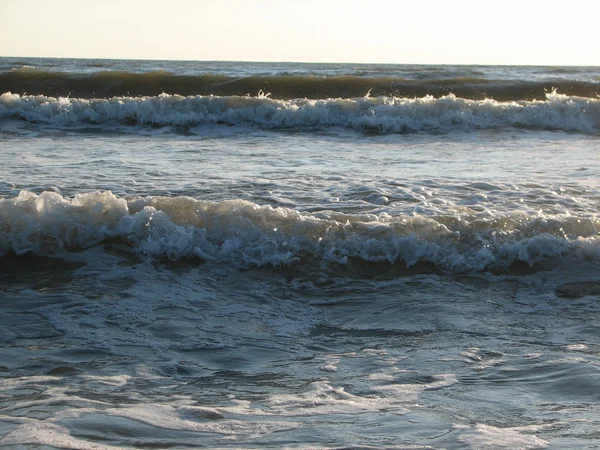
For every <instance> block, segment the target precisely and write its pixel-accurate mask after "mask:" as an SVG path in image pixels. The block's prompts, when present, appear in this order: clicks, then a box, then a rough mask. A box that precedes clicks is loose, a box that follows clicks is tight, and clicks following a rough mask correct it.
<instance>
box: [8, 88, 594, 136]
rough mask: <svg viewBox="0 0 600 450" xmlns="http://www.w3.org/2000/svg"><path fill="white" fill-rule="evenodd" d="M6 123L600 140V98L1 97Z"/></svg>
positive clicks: (551, 96)
mask: <svg viewBox="0 0 600 450" xmlns="http://www.w3.org/2000/svg"><path fill="white" fill-rule="evenodd" d="M0 119H18V120H26V121H29V122H33V123H41V124H48V125H52V126H77V125H81V124H103V125H107V126H110V125H111V124H127V125H150V126H184V127H185V126H194V125H202V124H219V123H221V124H229V125H238V124H246V125H252V126H258V127H262V128H267V129H275V130H277V129H294V128H296V129H305V130H311V129H324V128H329V127H342V128H350V129H356V130H372V131H378V132H384V133H409V132H419V131H423V132H449V131H457V130H458V131H471V130H479V129H497V128H506V127H518V128H525V129H534V130H540V129H542V130H562V131H574V132H580V133H588V134H597V133H598V132H599V131H600V99H588V98H579V97H568V96H565V95H561V94H556V93H551V94H547V95H546V99H545V100H543V101H538V100H534V101H524V100H523V101H519V102H498V101H496V100H490V99H486V100H467V99H462V98H459V97H456V96H454V95H448V96H445V97H441V98H434V97H431V96H428V97H423V98H398V97H363V98H353V99H327V100H309V99H296V100H276V99H272V98H270V97H268V96H267V95H260V96H258V97H239V96H231V97H216V96H193V97H182V96H178V95H167V94H162V95H159V96H157V97H114V98H110V99H91V100H87V99H79V98H64V97H63V98H54V97H46V96H32V95H26V96H20V95H18V94H11V93H5V94H3V95H1V96H0Z"/></svg>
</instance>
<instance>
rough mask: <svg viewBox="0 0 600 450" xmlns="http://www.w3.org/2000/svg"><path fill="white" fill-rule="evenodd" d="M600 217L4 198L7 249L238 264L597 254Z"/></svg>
mask: <svg viewBox="0 0 600 450" xmlns="http://www.w3.org/2000/svg"><path fill="white" fill-rule="evenodd" d="M599 230H600V219H598V218H595V217H588V218H584V217H575V216H566V215H565V216H559V215H556V216H546V217H543V216H536V217H531V216H526V215H525V214H515V213H513V214H511V215H504V216H498V217H496V218H494V219H481V218H477V217H475V216H472V217H469V216H464V217H461V218H458V217H456V216H450V215H449V216H437V217H427V216H418V215H417V216H402V215H401V216H391V215H388V214H379V215H374V214H356V215H351V214H342V213H336V212H332V211H321V212H318V213H306V212H299V211H296V210H293V209H289V208H273V207H271V206H259V205H257V204H255V203H251V202H248V201H244V200H227V201H222V202H216V203H215V202H211V201H202V200H196V199H193V198H190V197H172V198H170V197H145V198H139V197H136V198H130V199H126V198H121V197H117V196H115V195H114V194H112V193H111V192H110V191H105V192H93V193H85V194H79V195H76V196H75V197H73V198H65V197H62V196H61V195H59V194H57V193H55V192H44V193H42V194H41V195H39V196H38V195H36V194H34V193H31V192H28V191H23V192H21V193H20V194H19V195H18V196H17V197H15V198H6V199H2V200H0V249H2V253H3V254H8V253H16V254H25V253H28V252H32V253H34V254H40V255H49V254H53V253H56V252H61V251H65V250H72V249H82V248H87V247H91V246H94V245H97V244H99V243H103V242H107V241H111V242H112V241H114V240H115V239H117V240H118V241H119V242H122V243H124V244H127V245H130V246H131V247H132V248H133V249H134V250H135V251H137V252H139V253H141V254H145V255H147V256H148V257H151V258H169V259H172V260H178V259H182V258H198V259H201V260H204V261H211V262H216V263H228V264H233V265H235V266H237V267H250V266H268V265H271V266H280V265H287V264H294V263H298V262H301V261H302V260H304V259H305V258H320V259H323V260H327V261H333V262H336V263H340V264H346V263H348V262H349V261H350V260H362V261H365V262H368V263H382V262H387V263H392V264H404V265H406V266H414V265H416V264H420V263H428V264H433V265H434V266H435V267H437V268H438V269H440V270H445V271H450V272H465V271H485V270H494V269H502V268H510V267H511V266H513V265H514V264H526V265H529V266H534V265H537V264H546V263H552V262H557V261H564V260H566V261H569V260H570V259H573V258H575V259H577V260H580V261H584V262H585V261H590V260H591V261H598V259H599V258H600V236H599V235H598V231H599Z"/></svg>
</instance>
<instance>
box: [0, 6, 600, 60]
mask: <svg viewBox="0 0 600 450" xmlns="http://www.w3.org/2000/svg"><path fill="white" fill-rule="evenodd" d="M0 17H1V18H2V20H1V26H0V56H47V57H79V58H125V59H186V60H232V61H307V62H371V63H401V64H402V63H406V64H409V63H413V64H417V63H421V64H547V65H600V50H599V47H600V31H599V30H600V25H599V23H600V1H598V0H586V1H583V0H570V1H568V2H553V1H551V0H550V1H528V0H520V1H514V0H506V1H495V0H478V1H470V0H454V1H452V0H446V1H433V0H430V1H428V0H413V1H400V0H395V1H394V0H245V1H243V0H220V1H217V0H170V1H164V0H0Z"/></svg>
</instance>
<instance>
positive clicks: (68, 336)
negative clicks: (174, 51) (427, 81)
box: [0, 59, 600, 449]
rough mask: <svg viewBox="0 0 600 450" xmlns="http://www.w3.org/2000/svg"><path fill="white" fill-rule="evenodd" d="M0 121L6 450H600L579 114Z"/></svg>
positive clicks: (1, 113) (588, 123)
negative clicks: (131, 449)
mask: <svg viewBox="0 0 600 450" xmlns="http://www.w3.org/2000/svg"><path fill="white" fill-rule="evenodd" d="M1 62H2V63H3V64H9V66H10V67H12V66H11V65H10V64H11V62H10V61H8V62H7V60H6V59H2V61H1ZM30 62H31V61H30ZM33 62H35V61H33ZM46 62H48V61H46ZM13 63H14V62H13ZM38 63H39V61H38ZM50 63H52V64H54V66H53V67H54V68H48V67H46V68H45V69H43V70H58V71H63V72H69V73H71V72H73V73H76V74H77V73H86V74H87V73H88V71H91V72H94V71H97V70H100V69H102V67H105V66H99V65H98V64H99V62H97V61H96V62H88V63H89V64H96V65H91V66H89V67H88V66H85V64H88V63H86V62H85V61H84V62H82V61H62V62H60V61H50V62H48V64H50ZM102 64H108V65H109V66H110V64H112V63H110V62H102ZM122 64H125V63H122ZM148 64H149V63H148ZM156 64H158V63H156ZM161 64H163V63H161ZM164 64H167V63H164ZM171 64H172V65H171V66H170V67H171V68H172V70H173V72H174V73H175V74H179V75H183V74H186V73H187V72H186V71H188V70H191V69H190V67H188V65H186V64H182V65H181V67H177V66H176V65H175V66H173V64H174V63H171ZM215 64H216V67H217V68H218V69H219V70H223V71H225V72H227V71H228V70H229V71H234V72H233V75H236V74H237V75H239V76H257V75H259V73H258V72H257V71H259V69H260V70H262V69H261V67H262V66H260V65H257V66H256V67H254V66H252V65H248V66H244V67H240V68H236V67H235V65H234V66H227V65H219V64H218V63H215ZM33 65H35V64H33ZM125 65H126V66H127V64H125ZM84 66H85V67H84ZM2 67H3V66H1V65H0V70H4V69H2ZM19 67H20V66H19ZM86 67H87V68H86ZM144 67H145V68H146V69H148V68H149V67H150V66H148V67H146V66H145V65H144V64H141V63H139V62H131V63H130V66H127V67H126V70H128V71H130V72H132V73H134V72H136V71H142V72H144V71H145V69H144ZM153 67H154V66H152V67H150V68H149V69H148V70H150V71H152V70H156V68H153ZM194 67H196V68H197V66H194ZM109 68H110V69H114V67H112V66H110V67H109ZM142 69H144V70H142ZM287 69H288V71H289V72H290V73H295V72H294V71H300V72H298V73H296V75H298V76H307V74H308V73H309V72H310V71H317V72H319V71H320V72H319V74H320V75H323V76H325V77H327V76H338V75H339V73H338V71H342V72H343V71H346V72H348V71H350V72H352V76H357V77H360V76H363V75H364V77H372V76H376V77H377V76H379V77H381V76H388V75H389V73H388V72H389V70H394V71H402V70H403V71H404V72H402V73H403V74H404V75H406V74H409V73H413V74H414V76H415V77H417V76H418V74H419V73H421V75H422V76H423V77H428V76H429V77H434V75H432V74H434V73H436V74H437V75H435V77H437V78H436V79H442V80H443V79H446V78H447V76H448V75H447V73H450V75H449V76H454V75H456V71H457V70H458V68H452V67H451V68H448V67H445V68H444V67H441V68H438V69H439V70H437V71H434V70H433V68H430V69H431V70H430V71H429V72H428V71H427V70H425V69H424V68H420V70H421V72H418V71H416V72H415V71H414V70H413V68H410V67H402V66H399V67H392V68H389V67H352V68H351V67H338V68H332V67H329V66H318V67H312V68H311V67H308V66H306V67H305V66H303V65H298V66H297V67H296V66H293V65H292V66H290V67H287ZM442 69H443V70H445V71H446V72H447V73H446V72H444V73H446V75H444V74H441V75H440V73H442V72H443V71H442ZM479 69H481V68H470V70H479ZM102 70H104V69H102ZM236 70H237V71H238V72H235V71H236ZM269 70H273V71H274V72H269V74H268V75H269V76H278V75H282V73H279V72H277V70H280V69H278V68H271V69H269ZM281 70H283V69H281ZM519 70H520V71H519ZM536 70H538V72H535V71H534V69H533V68H522V69H518V68H505V69H502V68H483V69H481V70H480V73H479V74H478V75H477V76H480V77H484V78H485V77H488V78H489V77H491V76H492V75H493V76H504V77H505V78H506V79H509V80H513V81H514V79H519V77H521V78H522V79H523V80H525V81H528V80H529V81H532V80H533V81H536V82H537V81H540V80H547V79H549V77H550V78H552V76H554V75H552V74H553V73H554V71H553V70H550V68H544V69H542V68H537V69H536ZM306 71H308V72H306ZM361 71H366V74H363V75H361V73H360V72H361ZM411 71H412V72H411ZM511 71H512V72H511ZM430 72H431V73H430ZM534 72H535V74H534ZM394 73H395V75H394V76H400V75H398V73H400V72H398V73H396V72H394ZM594 73H597V71H596V70H595V68H579V69H577V70H575V69H573V70H571V71H566V72H561V75H560V77H562V78H564V79H565V80H567V81H568V80H571V79H577V80H579V78H578V77H580V76H582V74H586V76H588V75H590V74H594ZM428 74H429V75H428ZM502 74H504V75H502ZM226 75H227V76H230V75H232V73H229V72H227V73H226ZM262 75H265V74H262ZM404 75H402V76H404ZM265 76H266V75H265ZM286 76H287V75H286ZM444 77H446V78H444ZM215 98H217V97H213V100H210V101H213V103H214V102H215V101H217V100H214V99H215ZM2 99H3V101H4V102H5V103H3V105H4V106H3V107H4V108H5V109H4V110H2V109H1V108H0V119H1V122H0V196H2V198H0V299H1V300H0V330H1V331H0V392H1V393H2V395H0V408H1V411H0V416H1V417H0V446H3V447H6V448H77V449H79V448H89V449H103V448H194V447H209V448H411V449H413V448H419V449H442V448H444V449H467V448H469V449H481V448H494V449H502V448H506V449H518V448H522V449H526V448H527V449H533V448H550V449H573V448H595V447H597V446H598V445H600V433H599V432H598V430H599V429H600V411H599V407H598V405H599V404H600V402H599V401H600V394H599V393H600V381H599V380H600V376H599V375H600V374H599V372H600V358H599V355H600V328H599V326H598V320H597V317H598V314H599V312H600V311H599V309H600V303H599V302H598V299H599V296H600V250H599V248H600V246H599V243H600V241H599V238H598V229H599V225H600V223H599V220H600V218H599V216H598V206H599V202H600V182H599V176H600V175H599V174H600V163H599V162H598V158H597V157H596V156H597V154H598V152H599V151H600V141H599V140H598V122H597V120H598V119H597V118H598V116H597V114H596V112H595V111H596V109H597V100H596V99H581V98H571V97H560V93H559V94H555V95H554V96H552V95H551V96H550V97H549V98H548V99H547V100H546V101H541V102H538V103H536V102H532V101H529V100H522V101H518V102H516V103H514V102H513V103H503V102H499V101H488V102H485V101H484V102H480V103H477V102H472V101H470V100H469V101H467V100H464V99H460V98H456V97H447V98H445V99H441V100H440V99H433V98H429V99H422V100H421V103H419V105H420V106H419V107H415V108H413V106H414V104H413V103H414V102H415V101H416V100H411V99H395V100H394V102H395V103H394V104H392V103H390V99H384V98H380V97H376V98H374V99H368V98H358V99H354V100H351V101H348V100H347V99H345V100H341V99H337V100H335V101H329V100H327V101H325V100H326V99H322V100H323V102H322V104H319V105H321V106H318V107H317V106H315V105H316V103H315V104H313V103H310V102H309V103H302V102H303V100H298V99H288V100H278V101H271V100H269V99H268V98H266V97H264V96H263V97H261V98H256V97H252V98H250V99H245V100H244V99H241V100H240V98H233V97H227V98H225V100H223V101H224V102H225V103H227V102H229V103H228V105H229V106H228V107H226V108H222V109H218V108H217V109H214V110H210V108H208V109H207V110H203V109H202V107H204V106H206V104H208V105H209V106H210V105H211V104H210V101H209V103H206V104H204V103H202V102H203V101H205V98H204V97H189V98H187V97H186V98H183V97H182V98H179V97H177V96H169V95H167V96H161V97H150V98H146V99H145V100H144V99H139V98H117V99H112V100H110V101H109V100H108V99H99V101H98V102H96V103H94V104H93V105H92V106H90V103H86V102H87V100H83V99H54V98H52V97H44V98H40V97H35V98H34V97H27V96H23V97H20V96H19V97H18V98H17V97H15V94H10V95H5V96H3V97H2ZM207 101H208V100H207ZM218 101H220V100H218ZM411 101H412V102H413V103H410V102H411ZM110 102H112V103H110ZM144 102H146V103H144ZM182 102H183V103H182ZM194 102H195V103H194ZM248 102H249V103H248ZM386 102H387V103H386ZM469 102H471V103H469ZM188 103H189V104H194V105H195V106H194V107H195V108H196V109H193V108H192V109H190V110H186V111H184V110H183V109H181V108H183V107H182V106H181V105H183V104H188ZM317 103H318V102H317ZM240 104H241V109H239V108H238V106H239V105H240ZM248 104H251V105H252V106H251V107H248ZM407 104H410V105H413V106H411V107H410V108H408V109H407V107H406V105H407ZM15 105H16V106H15ZM115 105H116V106H115ZM173 105H175V106H173ZM198 105H200V106H198ZM202 105H204V106H202ZM236 105H237V106H236ZM302 105H304V106H302ZM322 105H325V106H322ZM340 105H346V106H347V107H348V105H350V107H348V109H346V110H344V108H342V106H340ZM381 105H384V107H383V108H379V107H380V106H381ZM213 106H214V105H213ZM355 107H356V108H355ZM10 108H12V109H10ZM119 108H124V109H123V110H120V109H119ZM219 108H221V107H220V106H219ZM236 108H238V109H236ZM277 108H280V109H281V111H283V112H281V114H280V115H279V116H278V115H277V113H274V112H273V111H275V110H277ZM303 108H304V109H303ZM361 108H363V109H361ZM378 108H379V109H378ZM411 108H412V109H411ZM448 108H449V109H448ZM582 108H583V109H582ZM9 110H10V111H12V112H7V111H9ZM125 110H127V111H128V112H127V113H126V114H124V115H121V114H122V112H123V111H125ZM99 111H100V112H102V111H104V112H103V113H102V114H105V115H104V116H98V115H94V114H96V113H97V114H100V112H99ZM240 111H241V112H240ZM370 111H372V112H370ZM448 111H450V113H449V115H448ZM183 113H185V114H188V115H187V116H185V117H187V119H186V120H187V122H185V123H183V122H181V120H182V117H183V116H181V115H180V114H183ZM338 113H339V114H340V115H337V116H336V115H335V114H338ZM144 114H145V115H144ZM215 114H216V115H217V116H218V117H217V116H215ZM411 114H412V115H411ZM372 116H373V117H375V119H377V120H379V122H377V120H375V119H373V118H372ZM98 117H101V118H102V120H99V119H98ZM215 117H217V119H218V120H217V119H215ZM369 117H371V118H370V119H369ZM90 118H92V119H93V120H91V119H90ZM223 118H225V120H224V119H223ZM316 118H318V120H317V119H316ZM332 118H334V119H335V120H333V119H332ZM367 119H368V120H367ZM374 120H375V122H373V121H374ZM369 121H370V122H369ZM376 122H377V123H379V124H383V125H384V126H380V127H375V128H373V127H370V126H363V125H365V124H367V123H376ZM361 124H362V125H361ZM402 124H404V125H402ZM406 124H410V127H412V128H410V127H408V125H406ZM400 125H402V126H400Z"/></svg>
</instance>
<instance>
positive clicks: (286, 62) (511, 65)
mask: <svg viewBox="0 0 600 450" xmlns="http://www.w3.org/2000/svg"><path fill="white" fill-rule="evenodd" d="M0 58H13V59H14V58H33V59H83V60H104V61H173V62H217V63H257V64H340V65H349V64H360V65H371V66H372V65H381V66H496V67H502V66H504V67H600V64H598V65H595V64H541V63H532V64H524V63H496V64H491V63H425V62H402V63H400V62H364V61H361V62H358V61H292V60H257V59H179V58H166V59H161V58H127V57H94V56H24V55H19V56H10V55H0Z"/></svg>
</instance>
